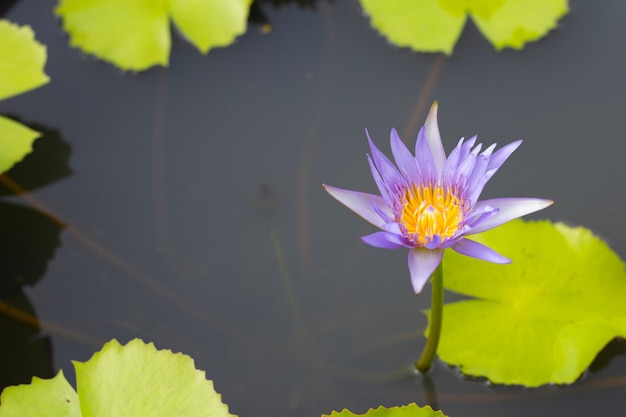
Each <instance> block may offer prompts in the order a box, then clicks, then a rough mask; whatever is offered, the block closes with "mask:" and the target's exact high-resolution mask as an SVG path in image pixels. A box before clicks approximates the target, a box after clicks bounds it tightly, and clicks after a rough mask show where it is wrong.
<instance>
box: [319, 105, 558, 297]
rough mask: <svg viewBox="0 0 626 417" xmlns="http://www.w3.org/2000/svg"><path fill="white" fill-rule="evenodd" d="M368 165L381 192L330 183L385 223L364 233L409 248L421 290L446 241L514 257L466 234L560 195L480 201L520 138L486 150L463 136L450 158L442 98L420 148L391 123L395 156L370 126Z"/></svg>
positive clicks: (475, 253) (355, 207)
mask: <svg viewBox="0 0 626 417" xmlns="http://www.w3.org/2000/svg"><path fill="white" fill-rule="evenodd" d="M366 134H367V137H368V141H369V146H370V150H371V155H368V161H369V165H370V168H371V171H372V176H373V177H374V181H375V182H376V185H377V186H378V190H379V191H380V195H373V194H368V193H363V192H358V191H351V190H345V189H341V188H336V187H333V186H330V185H324V188H325V189H326V191H328V193H330V195H332V196H333V197H334V198H336V199H337V200H338V201H339V202H340V203H342V204H344V205H345V206H346V207H348V208H349V209H351V210H352V211H354V212H355V213H356V214H358V215H359V216H361V217H362V218H364V219H365V220H367V221H368V222H370V223H371V224H373V225H374V226H376V227H378V228H379V229H381V230H382V231H380V232H376V233H373V234H370V235H367V236H364V237H363V238H362V239H363V241H364V242H365V243H367V244H369V245H371V246H375V247H379V248H386V249H398V248H408V249H409V272H410V276H411V283H412V285H413V290H414V291H415V293H420V292H421V291H422V288H423V287H424V285H425V283H426V282H427V281H428V278H429V277H430V276H431V274H432V273H433V272H434V271H435V269H436V268H437V267H438V266H439V264H440V263H441V259H442V256H443V251H444V249H446V248H452V249H453V250H455V251H457V252H459V253H462V254H464V255H467V256H471V257H474V258H479V259H484V260H486V261H490V262H495V263H508V262H511V260H509V259H507V258H505V257H504V256H502V255H500V254H498V253H497V252H496V251H494V250H493V249H491V248H489V247H487V246H484V245H482V244H480V243H478V242H475V241H473V240H470V239H468V238H467V236H471V235H473V234H475V233H480V232H484V231H485V230H489V229H492V228H494V227H496V226H499V225H501V224H502V223H505V222H507V221H509V220H513V219H515V218H518V217H521V216H524V215H526V214H529V213H533V212H535V211H537V210H541V209H543V208H545V207H547V206H549V205H550V204H552V203H553V202H552V201H551V200H545V199H538V198H498V199H491V200H483V201H478V197H479V196H480V193H481V191H482V190H483V188H484V186H485V184H486V183H487V181H489V179H490V178H491V177H492V176H493V174H495V173H496V171H497V170H498V169H499V168H500V166H502V164H503V163H504V161H505V160H506V159H507V158H508V157H509V156H510V155H511V153H513V151H515V149H517V147H518V146H519V145H520V144H521V142H522V141H521V140H518V141H515V142H512V143H510V144H508V145H506V146H504V147H502V148H500V149H499V150H498V151H495V152H494V150H495V148H496V145H495V144H493V145H491V146H489V147H488V148H486V149H485V150H483V151H482V152H481V149H482V144H478V145H475V143H476V136H474V137H472V138H471V139H469V140H467V141H465V140H464V139H463V138H461V140H460V141H459V143H458V144H457V146H456V147H455V148H454V149H453V150H452V152H451V153H450V155H449V156H448V157H447V158H446V154H445V152H444V148H443V144H442V142H441V136H440V134H439V126H438V124H437V102H435V103H434V104H433V106H432V108H431V109H430V112H429V114H428V117H427V118H426V123H425V125H424V126H423V127H422V128H421V130H420V131H419V134H418V136H417V143H416V144H415V156H414V155H412V154H411V152H410V151H409V150H408V149H407V147H406V146H405V145H404V143H403V142H402V140H401V139H400V137H399V136H398V133H397V132H396V130H395V129H392V130H391V151H392V153H393V157H394V159H395V164H394V163H393V162H391V160H390V159H389V158H387V157H386V156H385V155H384V154H383V153H382V152H381V151H380V150H378V148H377V147H376V146H375V145H374V142H372V140H371V138H370V137H369V133H367V131H366Z"/></svg>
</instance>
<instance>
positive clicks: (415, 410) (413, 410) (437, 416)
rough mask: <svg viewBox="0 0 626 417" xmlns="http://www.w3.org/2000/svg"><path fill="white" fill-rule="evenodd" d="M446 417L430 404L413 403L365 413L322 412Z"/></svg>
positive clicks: (349, 415) (349, 416)
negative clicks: (419, 404)
mask: <svg viewBox="0 0 626 417" xmlns="http://www.w3.org/2000/svg"><path fill="white" fill-rule="evenodd" d="M359 416H364V417H446V415H445V414H444V413H442V412H441V411H434V410H433V409H432V408H431V407H430V406H428V405H427V406H425V407H419V406H418V405H417V404H415V403H411V404H409V405H403V406H401V407H391V408H385V407H383V406H380V407H378V408H377V409H373V408H370V409H369V411H368V412H367V413H365V414H354V413H353V412H351V411H349V410H346V409H344V410H342V411H333V412H332V413H330V415H326V414H323V415H322V417H359Z"/></svg>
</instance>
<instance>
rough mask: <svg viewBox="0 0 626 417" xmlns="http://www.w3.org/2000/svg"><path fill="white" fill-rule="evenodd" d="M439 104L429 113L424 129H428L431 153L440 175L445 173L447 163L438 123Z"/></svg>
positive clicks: (427, 136)
mask: <svg viewBox="0 0 626 417" xmlns="http://www.w3.org/2000/svg"><path fill="white" fill-rule="evenodd" d="M438 107H439V104H438V103H437V102H436V101H435V102H434V103H433V105H432V107H431V108H430V111H429V112H428V116H427V117H426V123H424V127H425V129H426V132H425V133H426V141H427V142H428V146H429V147H430V152H431V154H432V156H433V161H434V162H435V167H436V168H437V173H438V175H439V174H440V173H442V172H443V166H444V165H445V163H446V152H445V151H444V149H443V143H441V135H440V134H439V125H438V123H437V108H438Z"/></svg>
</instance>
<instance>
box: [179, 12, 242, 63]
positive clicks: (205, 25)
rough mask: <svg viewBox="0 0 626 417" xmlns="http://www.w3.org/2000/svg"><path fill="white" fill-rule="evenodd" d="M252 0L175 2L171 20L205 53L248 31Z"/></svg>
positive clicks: (228, 42) (227, 43) (230, 41)
mask: <svg viewBox="0 0 626 417" xmlns="http://www.w3.org/2000/svg"><path fill="white" fill-rule="evenodd" d="M251 3H252V0H213V1H206V0H172V2H171V14H172V20H173V21H174V23H175V24H176V26H177V27H178V29H180V31H181V32H182V33H183V35H185V36H186V37H187V38H188V39H189V41H190V42H191V43H193V44H194V45H195V46H196V48H198V49H199V50H200V51H201V52H202V53H203V54H206V53H207V52H208V51H209V49H211V48H214V47H216V46H227V45H230V44H231V43H233V41H234V40H235V38H236V37H237V36H239V35H241V34H243V33H244V32H245V31H246V22H247V19H248V12H249V10H250V4H251Z"/></svg>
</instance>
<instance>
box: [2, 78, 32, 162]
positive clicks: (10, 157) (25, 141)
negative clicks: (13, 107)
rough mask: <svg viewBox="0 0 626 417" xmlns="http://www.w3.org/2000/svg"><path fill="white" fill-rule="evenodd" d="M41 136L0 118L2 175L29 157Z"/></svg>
mask: <svg viewBox="0 0 626 417" xmlns="http://www.w3.org/2000/svg"><path fill="white" fill-rule="evenodd" d="M0 78H1V77H0ZM39 136H41V134H40V133H39V132H37V131H35V130H32V129H31V128H29V127H26V126H24V125H23V124H21V123H18V122H15V121H13V120H11V119H9V118H7V117H2V116H0V174H2V173H4V172H6V171H8V170H9V169H10V168H11V167H12V166H13V165H15V164H16V163H17V162H19V161H21V160H22V159H23V158H24V157H25V156H26V155H28V154H29V153H30V152H31V151H32V150H33V142H34V141H35V139H37V138H38V137H39Z"/></svg>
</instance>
